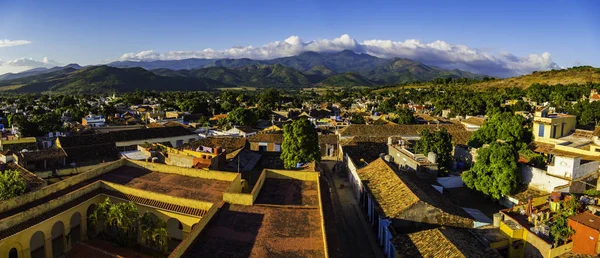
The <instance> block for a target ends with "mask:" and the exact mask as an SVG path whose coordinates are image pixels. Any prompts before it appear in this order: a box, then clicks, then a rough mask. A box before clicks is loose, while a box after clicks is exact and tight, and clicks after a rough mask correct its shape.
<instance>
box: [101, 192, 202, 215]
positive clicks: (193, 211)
mask: <svg viewBox="0 0 600 258" xmlns="http://www.w3.org/2000/svg"><path fill="white" fill-rule="evenodd" d="M102 193H104V194H107V195H110V196H114V197H117V198H120V199H124V200H127V201H132V202H135V203H138V204H143V205H146V206H152V207H155V208H159V209H163V210H169V211H174V212H179V213H183V214H187V215H192V216H198V217H203V216H204V215H206V212H207V211H205V210H201V209H198V208H192V207H187V206H181V205H177V204H172V203H166V202H161V201H156V200H152V199H148V198H144V197H139V196H135V195H131V194H124V193H121V192H116V191H108V190H103V191H102Z"/></svg>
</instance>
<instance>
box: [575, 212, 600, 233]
mask: <svg viewBox="0 0 600 258" xmlns="http://www.w3.org/2000/svg"><path fill="white" fill-rule="evenodd" d="M569 219H570V220H573V221H575V222H578V223H579V224H583V225H585V226H587V227H590V228H593V229H595V230H600V217H598V216H596V215H594V214H591V213H589V212H582V213H579V214H577V215H575V216H572V217H570V218H569Z"/></svg>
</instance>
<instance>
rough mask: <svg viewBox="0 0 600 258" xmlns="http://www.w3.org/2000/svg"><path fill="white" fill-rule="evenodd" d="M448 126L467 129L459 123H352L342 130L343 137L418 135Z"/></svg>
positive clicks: (447, 128)
mask: <svg viewBox="0 0 600 258" xmlns="http://www.w3.org/2000/svg"><path fill="white" fill-rule="evenodd" d="M438 128H446V130H448V132H450V133H452V132H455V131H465V128H464V126H462V125H457V124H439V125H438V124H433V125H432V124H429V125H363V124H352V125H349V126H347V127H346V128H344V129H342V130H341V133H340V135H341V136H342V137H348V136H382V137H388V136H409V135H414V136H417V135H419V134H420V133H421V131H423V130H425V129H429V130H436V129H438Z"/></svg>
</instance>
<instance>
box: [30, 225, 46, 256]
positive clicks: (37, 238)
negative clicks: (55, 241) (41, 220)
mask: <svg viewBox="0 0 600 258" xmlns="http://www.w3.org/2000/svg"><path fill="white" fill-rule="evenodd" d="M45 238H46V237H45V236H44V232H42V231H37V232H35V233H33V235H31V239H30V240H29V250H30V253H31V258H46V246H45V245H44V244H45V243H46V239H45Z"/></svg>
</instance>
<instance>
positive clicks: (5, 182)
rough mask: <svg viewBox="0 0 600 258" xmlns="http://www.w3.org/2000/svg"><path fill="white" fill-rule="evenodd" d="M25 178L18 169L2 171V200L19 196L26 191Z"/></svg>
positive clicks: (0, 199)
mask: <svg viewBox="0 0 600 258" xmlns="http://www.w3.org/2000/svg"><path fill="white" fill-rule="evenodd" d="M25 189H26V184H25V180H23V178H22V177H21V176H20V175H19V172H18V171H16V170H11V169H8V170H4V171H0V201H3V200H8V199H10V198H13V197H17V196H19V195H21V194H23V193H24V192H25Z"/></svg>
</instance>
